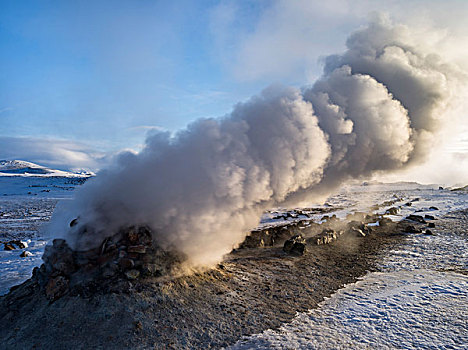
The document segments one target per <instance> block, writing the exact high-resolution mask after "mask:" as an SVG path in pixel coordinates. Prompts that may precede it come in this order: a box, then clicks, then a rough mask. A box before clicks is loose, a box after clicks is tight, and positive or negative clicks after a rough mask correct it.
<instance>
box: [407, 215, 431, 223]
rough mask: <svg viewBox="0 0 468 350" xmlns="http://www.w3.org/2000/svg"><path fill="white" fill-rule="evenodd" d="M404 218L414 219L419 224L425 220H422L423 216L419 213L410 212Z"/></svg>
mask: <svg viewBox="0 0 468 350" xmlns="http://www.w3.org/2000/svg"><path fill="white" fill-rule="evenodd" d="M406 219H407V220H411V221H416V222H419V223H421V224H426V220H424V218H423V217H422V216H421V215H414V214H411V215H409V216H407V217H406Z"/></svg>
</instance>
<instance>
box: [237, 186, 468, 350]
mask: <svg viewBox="0 0 468 350" xmlns="http://www.w3.org/2000/svg"><path fill="white" fill-rule="evenodd" d="M376 189H377V188H376ZM387 189H388V187H387ZM352 192H353V193H354V195H353V196H352V197H351V198H356V197H355V195H356V194H357V193H355V192H354V191H352ZM372 192H373V191H372V190H371V191H366V193H361V195H362V196H364V197H365V198H369V197H374V198H375V197H379V196H381V195H382V194H384V193H385V192H387V191H386V190H384V191H382V189H379V190H378V191H376V193H372ZM396 193H397V194H398V196H402V197H403V196H404V197H406V198H412V199H415V198H419V201H415V202H412V204H413V205H412V206H411V207H405V206H403V210H402V212H401V213H400V214H399V216H403V215H407V214H409V211H412V212H414V211H418V210H420V214H422V215H425V214H430V215H433V216H436V217H439V218H440V217H442V215H443V214H447V213H449V212H451V211H454V210H461V209H466V208H468V196H467V194H466V193H465V194H464V193H456V192H450V191H445V190H444V191H439V190H433V189H431V188H424V189H416V190H415V189H412V190H401V191H397V192H396ZM431 206H435V207H438V208H439V210H431V209H429V208H430V207H431ZM465 213H466V212H465ZM466 215H467V214H465V216H466ZM463 222H464V225H460V224H458V226H457V224H455V225H454V224H452V223H451V221H450V217H448V218H447V219H446V220H442V221H435V223H436V229H435V231H436V232H437V233H438V234H437V235H435V236H425V235H414V234H413V235H410V236H409V237H408V238H409V239H408V240H406V241H405V243H404V245H403V246H401V247H399V248H398V249H394V250H393V251H391V252H390V254H388V255H387V256H386V258H385V259H384V261H383V262H382V263H381V265H380V270H381V271H380V272H374V273H369V274H368V275H366V276H365V277H363V278H362V280H360V281H359V282H357V283H354V284H351V285H348V286H346V287H345V288H343V289H341V290H339V291H338V292H337V293H335V294H334V295H333V296H332V297H331V298H329V299H327V300H325V301H324V302H322V303H321V305H320V307H319V308H318V309H315V310H311V311H309V312H307V313H301V314H298V315H297V317H296V318H295V319H294V320H293V322H291V323H288V324H285V325H283V326H282V327H281V328H280V329H278V330H275V331H273V330H267V331H265V332H263V333H261V334H257V335H253V336H251V337H249V338H245V339H243V340H241V341H239V342H238V343H236V344H235V345H233V346H232V347H231V349H252V348H256V349H272V348H273V349H422V348H424V349H468V331H467V330H468V307H467V305H468V240H467V238H468V233H467V231H466V224H467V223H468V218H465V220H464V221H463Z"/></svg>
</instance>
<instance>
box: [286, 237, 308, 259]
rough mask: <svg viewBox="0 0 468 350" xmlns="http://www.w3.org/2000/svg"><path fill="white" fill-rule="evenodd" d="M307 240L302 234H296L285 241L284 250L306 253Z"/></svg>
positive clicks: (299, 253) (298, 253)
mask: <svg viewBox="0 0 468 350" xmlns="http://www.w3.org/2000/svg"><path fill="white" fill-rule="evenodd" d="M306 245H307V243H306V240H305V239H304V237H302V236H301V235H296V236H293V237H291V238H290V239H288V240H287V241H286V242H284V246H283V251H285V252H286V253H289V254H292V255H304V253H305V252H306Z"/></svg>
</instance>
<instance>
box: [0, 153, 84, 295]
mask: <svg viewBox="0 0 468 350" xmlns="http://www.w3.org/2000/svg"><path fill="white" fill-rule="evenodd" d="M31 169H33V170H32V171H31ZM34 169H36V170H34ZM8 171H10V172H8ZM28 171H29V172H28ZM86 179H87V177H86V176H84V175H83V174H73V173H69V172H63V171H59V170H54V169H49V168H45V167H41V166H39V165H37V164H34V163H29V162H24V161H0V243H2V242H8V241H11V240H22V241H24V242H27V244H28V247H27V248H24V249H15V250H10V251H7V250H3V248H4V246H3V244H0V276H1V278H0V295H3V294H5V293H7V292H8V290H9V288H10V287H12V286H14V285H16V284H19V283H21V282H23V281H24V280H26V279H27V278H29V277H30V276H31V272H32V269H33V268H34V267H35V266H39V265H40V264H41V263H42V259H41V257H42V254H43V252H44V248H45V246H46V244H47V242H48V241H47V239H46V237H45V236H44V234H43V233H41V226H42V225H43V224H44V223H46V222H48V221H49V220H50V217H51V215H52V212H53V210H54V208H55V206H56V204H57V202H58V201H59V200H70V199H71V198H72V197H73V191H74V190H75V188H76V187H77V186H80V185H81V184H83V183H84V182H85V181H86ZM24 251H28V252H30V253H31V254H32V255H30V256H28V257H20V254H21V253H22V252H24Z"/></svg>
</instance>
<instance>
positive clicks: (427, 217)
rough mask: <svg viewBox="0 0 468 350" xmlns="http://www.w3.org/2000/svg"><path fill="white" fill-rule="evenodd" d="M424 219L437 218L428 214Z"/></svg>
mask: <svg viewBox="0 0 468 350" xmlns="http://www.w3.org/2000/svg"><path fill="white" fill-rule="evenodd" d="M424 219H428V220H435V219H436V218H435V217H433V216H432V215H428V214H426V215H424Z"/></svg>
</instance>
